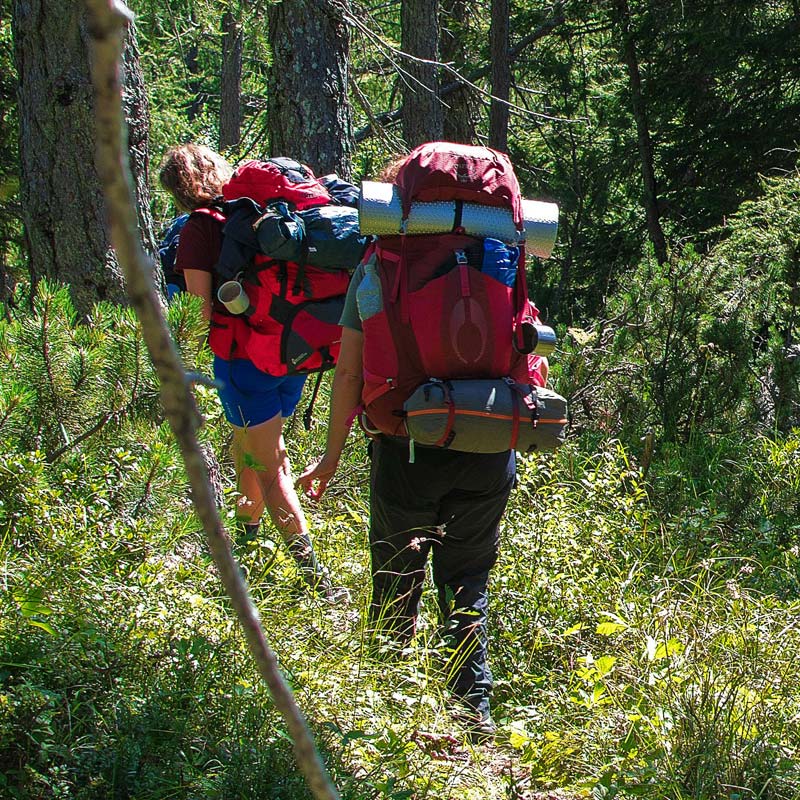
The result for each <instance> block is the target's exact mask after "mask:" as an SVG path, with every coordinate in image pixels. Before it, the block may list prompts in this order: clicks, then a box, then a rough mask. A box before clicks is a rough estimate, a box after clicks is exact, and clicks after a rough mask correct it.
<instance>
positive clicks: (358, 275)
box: [339, 264, 364, 331]
mask: <svg viewBox="0 0 800 800" xmlns="http://www.w3.org/2000/svg"><path fill="white" fill-rule="evenodd" d="M363 278H364V265H363V264H359V265H358V266H357V267H356V269H355V271H354V272H353V277H352V278H350V286H349V287H348V289H347V298H346V299H345V301H344V309H342V316H341V318H340V319H339V324H340V325H341V326H342V327H344V328H350V329H351V330H354V331H360V330H362V327H361V317H360V316H359V315H358V305H357V304H356V292H357V291H358V285H359V284H360V283H361V281H362V280H363Z"/></svg>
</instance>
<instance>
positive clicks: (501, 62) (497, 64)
mask: <svg viewBox="0 0 800 800" xmlns="http://www.w3.org/2000/svg"><path fill="white" fill-rule="evenodd" d="M510 6H511V4H510V3H509V0H492V24H491V26H490V29H489V46H490V52H491V57H492V102H491V106H490V109H489V146H490V147H494V148H495V149H496V150H502V151H503V152H505V151H506V150H508V117H509V114H508V98H509V93H510V91H511V63H510V62H509V57H508V45H509V26H510V20H509V15H510V13H511V8H510Z"/></svg>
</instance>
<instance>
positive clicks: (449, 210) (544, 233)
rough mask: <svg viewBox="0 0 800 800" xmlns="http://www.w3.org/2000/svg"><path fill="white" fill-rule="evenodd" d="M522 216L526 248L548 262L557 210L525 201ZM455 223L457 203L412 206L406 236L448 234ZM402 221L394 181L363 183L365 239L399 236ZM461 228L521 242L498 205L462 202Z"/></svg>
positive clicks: (360, 214)
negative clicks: (370, 236)
mask: <svg viewBox="0 0 800 800" xmlns="http://www.w3.org/2000/svg"><path fill="white" fill-rule="evenodd" d="M522 212H523V216H524V221H525V249H526V250H527V251H528V252H529V253H532V254H533V255H535V256H539V257H540V258H548V257H549V256H550V253H551V252H552V251H553V245H554V244H555V241H556V233H557V232H558V206H557V205H556V204H555V203H545V202H543V201H540V200H523V201H522ZM455 220H456V203H455V201H454V200H439V201H436V202H432V203H412V204H411V211H410V213H409V215H408V221H407V224H406V233H407V234H411V235H413V234H423V233H449V232H451V231H452V230H453V227H454V225H455ZM402 221H403V210H402V204H401V202H400V194H399V192H398V191H397V187H396V186H395V185H394V184H393V183H381V182H379V181H362V182H361V195H360V197H359V202H358V224H359V228H360V230H361V233H362V235H374V236H396V235H397V234H399V233H401V231H400V225H401V223H402ZM460 227H461V229H462V230H463V231H464V233H466V234H468V235H470V236H478V237H482V238H484V237H487V236H489V237H492V238H493V239H500V240H501V241H504V242H508V243H509V244H518V243H519V240H520V237H519V233H518V231H517V229H516V227H515V226H514V220H513V217H512V216H511V212H510V211H508V210H506V209H504V208H498V207H495V206H483V205H479V204H478V203H463V204H462V209H461V226H460Z"/></svg>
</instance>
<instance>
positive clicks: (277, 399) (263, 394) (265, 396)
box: [214, 356, 306, 428]
mask: <svg viewBox="0 0 800 800" xmlns="http://www.w3.org/2000/svg"><path fill="white" fill-rule="evenodd" d="M214 378H216V380H217V381H219V382H220V384H222V386H221V388H220V389H219V399H220V400H221V401H222V407H223V409H224V410H225V418H226V419H227V420H228V422H230V423H231V425H235V426H236V427H237V428H246V427H248V426H250V425H259V424H260V423H262V422H266V421H267V420H268V419H272V418H273V417H275V416H277V415H278V414H280V415H281V416H282V417H290V416H291V415H292V414H293V413H294V410H295V408H297V404H298V403H299V402H300V395H301V394H302V393H303V386H304V384H305V382H306V376H305V375H284V376H283V377H280V378H276V377H275V376H273V375H267V373H266V372H262V371H261V370H260V369H258V367H256V366H254V365H253V363H252V362H251V361H248V360H247V359H242V358H234V359H232V360H230V361H226V360H225V359H224V358H220V357H219V356H215V357H214Z"/></svg>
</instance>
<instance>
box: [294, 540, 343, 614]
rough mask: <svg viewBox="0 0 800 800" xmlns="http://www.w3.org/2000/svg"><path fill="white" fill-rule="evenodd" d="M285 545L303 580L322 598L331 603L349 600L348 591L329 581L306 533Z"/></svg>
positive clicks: (325, 570) (328, 576)
mask: <svg viewBox="0 0 800 800" xmlns="http://www.w3.org/2000/svg"><path fill="white" fill-rule="evenodd" d="M286 546H287V547H288V548H289V552H290V553H291V554H292V558H294V560H295V563H296V564H297V567H298V569H299V570H300V575H301V576H302V578H303V580H304V581H305V582H306V583H307V584H308V585H309V586H310V587H311V589H312V590H313V591H314V592H316V593H317V594H318V595H319V596H320V597H321V598H322V599H323V600H325V601H326V602H328V603H330V604H331V605H337V604H339V603H349V602H350V592H349V591H348V590H347V589H345V588H344V587H343V586H334V585H333V584H332V583H331V579H330V575H329V574H328V570H327V569H325V567H323V566H322V564H320V563H319V561H318V560H317V556H316V554H315V553H314V546H313V545H312V544H311V538H310V537H309V535H308V534H307V533H303V534H300V535H298V536H295V537H293V538H292V539H291V540H290V541H287V543H286Z"/></svg>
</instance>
